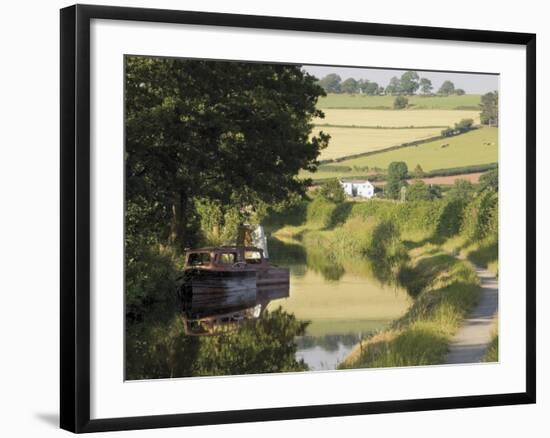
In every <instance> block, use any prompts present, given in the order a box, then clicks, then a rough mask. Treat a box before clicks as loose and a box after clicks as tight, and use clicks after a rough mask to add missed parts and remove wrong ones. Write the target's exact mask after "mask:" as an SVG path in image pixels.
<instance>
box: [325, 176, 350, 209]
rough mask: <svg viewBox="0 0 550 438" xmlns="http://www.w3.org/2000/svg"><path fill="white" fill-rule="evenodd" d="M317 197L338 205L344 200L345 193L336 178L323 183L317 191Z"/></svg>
mask: <svg viewBox="0 0 550 438" xmlns="http://www.w3.org/2000/svg"><path fill="white" fill-rule="evenodd" d="M319 196H322V197H323V198H325V199H326V200H327V201H331V202H335V203H340V202H344V200H345V199H346V193H345V192H344V188H343V187H342V184H340V181H338V180H337V179H336V178H334V179H331V180H329V181H327V182H326V183H324V184H323V185H322V186H321V188H320V189H319Z"/></svg>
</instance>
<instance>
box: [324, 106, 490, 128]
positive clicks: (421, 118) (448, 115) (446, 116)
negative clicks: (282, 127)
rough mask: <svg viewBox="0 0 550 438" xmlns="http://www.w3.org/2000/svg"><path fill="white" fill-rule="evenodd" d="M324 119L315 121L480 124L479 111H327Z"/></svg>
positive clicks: (393, 125) (388, 124)
mask: <svg viewBox="0 0 550 438" xmlns="http://www.w3.org/2000/svg"><path fill="white" fill-rule="evenodd" d="M323 112H324V113H325V118H324V119H315V120H314V123H316V124H318V125H323V124H328V125H346V126H353V125H355V126H369V127H391V128H397V127H399V128H410V127H413V126H414V127H417V128H418V127H424V126H427V127H433V126H435V127H440V128H443V127H447V126H452V125H454V124H455V123H456V122H459V121H460V120H462V119H473V121H474V123H476V124H479V123H480V121H479V110H456V111H441V110H415V111H412V110H395V111H394V110H392V111H388V110H372V109H371V110H369V109H325V110H323Z"/></svg>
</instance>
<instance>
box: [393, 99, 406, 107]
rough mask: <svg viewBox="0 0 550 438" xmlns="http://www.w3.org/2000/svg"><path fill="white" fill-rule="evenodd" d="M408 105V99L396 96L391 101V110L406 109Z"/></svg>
mask: <svg viewBox="0 0 550 438" xmlns="http://www.w3.org/2000/svg"><path fill="white" fill-rule="evenodd" d="M408 104H409V99H407V98H406V97H405V96H397V97H396V98H395V99H394V101H393V109H403V108H407V105H408Z"/></svg>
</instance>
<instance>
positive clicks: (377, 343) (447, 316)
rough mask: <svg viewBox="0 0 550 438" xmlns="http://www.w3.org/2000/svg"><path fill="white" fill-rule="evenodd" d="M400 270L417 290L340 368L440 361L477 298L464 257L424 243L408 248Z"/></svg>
mask: <svg viewBox="0 0 550 438" xmlns="http://www.w3.org/2000/svg"><path fill="white" fill-rule="evenodd" d="M402 276H403V278H402V282H403V284H404V285H405V286H406V287H408V288H411V289H412V290H414V291H415V293H418V296H417V298H416V300H415V302H414V304H413V305H412V306H411V307H410V309H409V310H408V312H407V313H406V314H405V315H404V316H403V317H402V318H400V319H398V320H397V321H395V322H394V323H393V324H392V326H391V327H389V328H388V329H386V330H383V331H381V332H379V333H377V334H375V335H373V336H372V337H369V338H368V339H365V340H363V341H362V342H361V343H360V344H359V345H357V346H356V347H355V349H354V350H353V351H352V353H351V354H350V355H349V356H348V357H347V358H346V360H345V361H344V362H342V363H341V364H340V365H339V368H340V369H345V368H374V367H396V366H411V365H432V364H440V363H442V362H443V360H444V357H445V354H446V352H447V346H448V343H449V341H450V339H451V337H452V336H453V334H454V333H455V332H456V330H457V329H458V327H459V326H460V324H461V322H462V320H463V319H464V317H465V316H466V315H467V313H468V312H469V311H470V310H471V309H472V307H473V306H474V305H475V304H476V302H477V299H478V294H479V280H478V278H477V276H476V273H475V271H474V270H473V269H472V267H471V265H470V264H469V263H468V262H465V261H461V260H457V259H456V258H454V257H452V256H450V255H448V254H447V253H445V252H444V251H443V250H442V249H441V248H439V247H437V246H434V245H432V244H427V245H424V246H423V247H421V248H417V249H416V250H415V251H414V256H413V260H412V263H411V265H410V266H409V267H408V268H407V270H406V274H402Z"/></svg>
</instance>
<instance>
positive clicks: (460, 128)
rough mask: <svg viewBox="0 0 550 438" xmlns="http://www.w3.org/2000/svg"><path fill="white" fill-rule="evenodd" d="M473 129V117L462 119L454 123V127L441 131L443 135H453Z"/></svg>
mask: <svg viewBox="0 0 550 438" xmlns="http://www.w3.org/2000/svg"><path fill="white" fill-rule="evenodd" d="M472 129H474V121H473V119H462V120H461V121H460V122H458V123H455V126H454V128H446V129H444V130H442V131H441V135H442V136H443V137H452V136H453V135H459V134H464V133H465V132H468V131H471V130H472Z"/></svg>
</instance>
